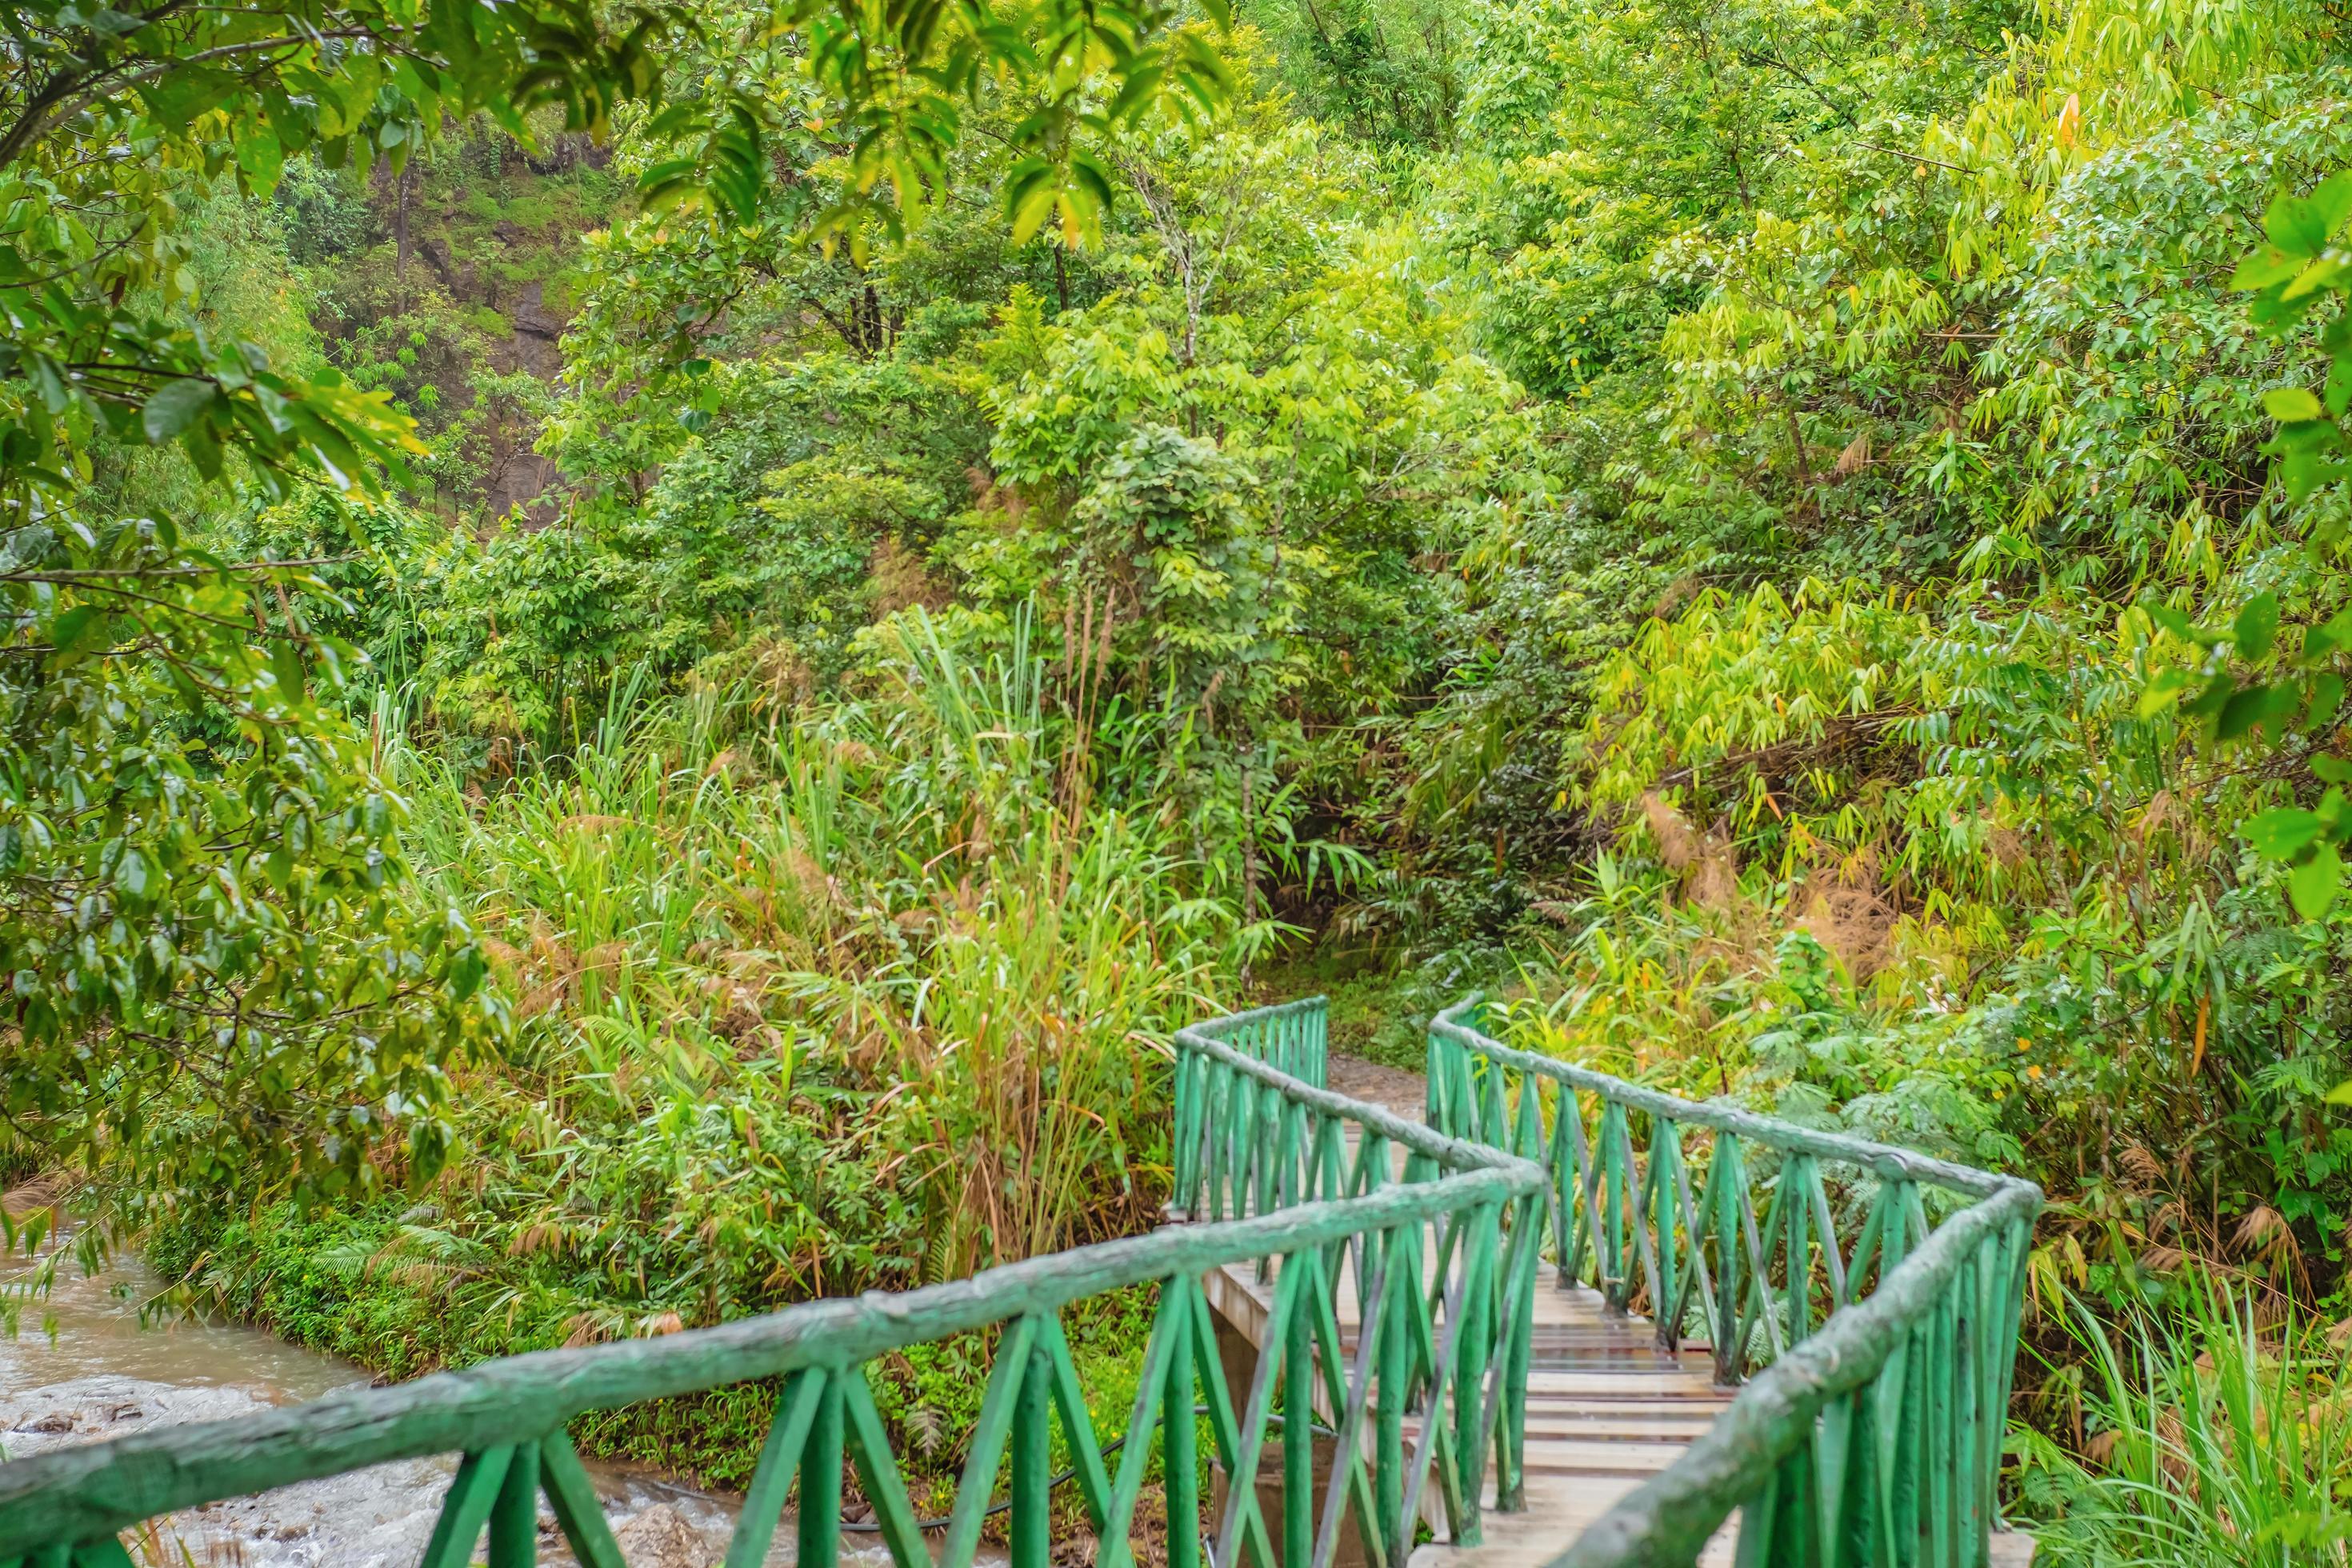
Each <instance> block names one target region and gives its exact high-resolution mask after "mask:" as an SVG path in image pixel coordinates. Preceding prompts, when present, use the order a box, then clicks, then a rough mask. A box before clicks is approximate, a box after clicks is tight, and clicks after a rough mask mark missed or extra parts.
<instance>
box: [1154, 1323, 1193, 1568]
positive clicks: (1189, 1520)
mask: <svg viewBox="0 0 2352 1568" xmlns="http://www.w3.org/2000/svg"><path fill="white" fill-rule="evenodd" d="M1160 1289H1161V1291H1162V1292H1169V1291H1175V1292H1179V1293H1181V1295H1182V1296H1184V1297H1186V1298H1188V1299H1187V1300H1186V1301H1185V1306H1184V1309H1183V1310H1184V1312H1185V1315H1186V1317H1187V1318H1189V1317H1190V1316H1191V1315H1192V1313H1193V1312H1195V1311H1198V1310H1201V1309H1200V1307H1199V1305H1198V1303H1196V1302H1193V1301H1192V1300H1189V1297H1190V1295H1191V1292H1190V1291H1188V1290H1186V1289H1185V1282H1184V1281H1183V1280H1182V1279H1170V1280H1168V1281H1166V1282H1164V1283H1163V1284H1162V1285H1161V1286H1160ZM1195 1386H1196V1379H1195V1376H1194V1373H1193V1371H1192V1324H1191V1323H1190V1322H1189V1321H1187V1322H1184V1323H1182V1324H1181V1326H1179V1327H1178V1328H1177V1330H1176V1331H1175V1334H1174V1339H1173V1342H1171V1344H1170V1346H1169V1350H1168V1387H1167V1390H1166V1392H1164V1393H1163V1394H1161V1395H1160V1472H1161V1475H1162V1478H1163V1479H1164V1483H1165V1486H1166V1489H1167V1494H1168V1568H1199V1563H1200V1561H1201V1494H1200V1482H1201V1459H1200V1449H1199V1439H1200V1427H1199V1425H1198V1420H1199V1418H1198V1417H1197V1416H1195V1415H1193V1414H1192V1404H1193V1396H1194V1389H1195Z"/></svg>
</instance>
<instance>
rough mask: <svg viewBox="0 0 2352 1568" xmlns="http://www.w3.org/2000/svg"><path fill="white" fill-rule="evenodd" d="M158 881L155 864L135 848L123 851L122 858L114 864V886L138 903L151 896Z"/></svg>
mask: <svg viewBox="0 0 2352 1568" xmlns="http://www.w3.org/2000/svg"><path fill="white" fill-rule="evenodd" d="M158 879H159V873H158V872H157V870H156V868H155V863H154V862H153V861H152V860H150V859H148V858H147V857H146V856H144V855H142V854H141V853H140V852H139V851H138V849H137V848H135V847H133V848H126V849H125V850H123V852H122V858H121V859H119V860H117V861H115V863H114V885H115V886H116V887H117V888H120V889H122V891H123V893H124V895H125V896H127V897H129V898H131V899H132V900H136V901H138V902H140V903H142V904H143V903H145V902H146V901H147V900H148V899H149V898H150V897H152V895H153V893H154V890H155V886H156V883H157V880H158Z"/></svg>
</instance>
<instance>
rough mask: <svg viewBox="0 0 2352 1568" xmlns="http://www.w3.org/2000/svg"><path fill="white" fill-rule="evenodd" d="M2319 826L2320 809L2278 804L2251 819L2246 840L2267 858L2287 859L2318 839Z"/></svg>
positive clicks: (2255, 851)
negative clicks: (2314, 809)
mask: <svg viewBox="0 0 2352 1568" xmlns="http://www.w3.org/2000/svg"><path fill="white" fill-rule="evenodd" d="M2319 828H2320V821H2319V816H2318V814H2317V813H2316V812H2310V811H2305V810H2303V809H2302V808H2301V807H2299V806H2292V805H2282V806H2276V807H2273V809H2271V810H2269V811H2265V812H2263V813H2261V814H2259V815H2258V816H2254V817H2253V818H2252V820H2250V821H2248V822H2247V824H2246V828H2245V832H2246V842H2247V843H2249V844H2251V845H2252V846H2253V847H2254V853H2256V854H2257V855H2260V856H2262V857H2263V858H2264V859H2266V860H2285V859H2290V858H2293V857H2294V855H2295V854H2297V853H2298V852H2299V851H2301V850H2302V849H2303V847H2305V845H2307V844H2309V843H2311V842H2312V840H2314V839H2315V838H2317V837H2319Z"/></svg>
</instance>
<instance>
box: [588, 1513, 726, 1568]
mask: <svg viewBox="0 0 2352 1568" xmlns="http://www.w3.org/2000/svg"><path fill="white" fill-rule="evenodd" d="M613 1539H614V1541H616V1542H619V1543H620V1548H621V1555H622V1556H623V1557H625V1558H626V1559H627V1560H628V1563H629V1568H712V1565H713V1564H714V1563H718V1562H719V1559H720V1558H721V1557H722V1556H723V1555H724V1552H723V1550H722V1549H721V1548H720V1547H719V1546H718V1545H717V1544H715V1543H714V1542H712V1541H711V1540H710V1539H709V1537H708V1536H707V1535H705V1534H704V1533H703V1532H702V1531H699V1530H697V1529H696V1528H695V1527H694V1526H693V1525H691V1524H689V1523H688V1522H687V1519H686V1516H685V1515H684V1514H682V1513H680V1512H678V1511H677V1510H676V1509H675V1508H672V1507H671V1506H670V1505H669V1504H667V1503H666V1502H657V1503H655V1504H653V1505H652V1506H651V1507H649V1508H646V1509H644V1510H640V1511H639V1512H638V1513H637V1515H636V1516H635V1518H633V1519H631V1520H630V1521H629V1522H628V1523H626V1524H625V1525H623V1526H621V1527H620V1528H619V1529H618V1530H616V1531H614V1532H613Z"/></svg>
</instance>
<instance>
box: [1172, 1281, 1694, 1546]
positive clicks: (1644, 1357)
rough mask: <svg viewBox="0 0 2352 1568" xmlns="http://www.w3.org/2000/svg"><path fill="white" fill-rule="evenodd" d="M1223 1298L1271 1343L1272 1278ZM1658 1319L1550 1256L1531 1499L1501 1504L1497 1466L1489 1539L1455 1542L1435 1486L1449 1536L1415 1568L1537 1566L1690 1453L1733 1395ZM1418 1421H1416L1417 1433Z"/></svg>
mask: <svg viewBox="0 0 2352 1568" xmlns="http://www.w3.org/2000/svg"><path fill="white" fill-rule="evenodd" d="M1208 1285H1209V1299H1210V1303H1211V1305H1213V1306H1214V1307H1215V1308H1216V1309H1217V1310H1218V1311H1219V1312H1220V1313H1222V1314H1223V1316H1224V1318H1225V1320H1226V1321H1227V1322H1229V1323H1231V1324H1232V1325H1233V1326H1234V1329H1235V1330H1236V1331H1238V1332H1239V1333H1240V1334H1241V1335H1242V1337H1243V1338H1244V1339H1246V1340H1247V1341H1248V1342H1250V1343H1251V1344H1253V1345H1258V1344H1262V1343H1263V1342H1264V1339H1265V1334H1264V1330H1265V1318H1266V1314H1267V1312H1268V1310H1270V1308H1271V1305H1272V1298H1273V1288H1272V1285H1271V1283H1270V1282H1266V1283H1261V1282H1260V1281H1258V1280H1257V1279H1255V1278H1254V1277H1253V1274H1252V1271H1251V1270H1249V1269H1248V1268H1245V1267H1244V1268H1231V1269H1223V1270H1220V1271H1218V1273H1217V1274H1215V1275H1213V1276H1212V1277H1211V1278H1210V1279H1209V1282H1208ZM1341 1294H1342V1297H1343V1306H1342V1311H1341V1320H1340V1333H1341V1337H1342V1340H1343V1341H1344V1342H1347V1343H1349V1344H1352V1343H1353V1341H1354V1338H1355V1333H1354V1331H1355V1326H1356V1319H1355V1316H1354V1314H1353V1312H1352V1310H1351V1309H1352V1308H1353V1306H1354V1300H1353V1294H1352V1292H1349V1291H1346V1290H1343V1291H1342V1292H1341ZM1656 1333H1657V1331H1656V1329H1655V1328H1654V1326H1653V1325H1652V1324H1651V1323H1649V1322H1648V1321H1645V1320H1643V1319H1641V1318H1615V1319H1612V1318H1610V1317H1607V1316H1605V1315H1604V1314H1603V1313H1602V1311H1601V1298H1600V1296H1599V1295H1598V1294H1597V1293H1595V1292H1593V1291H1591V1290H1585V1289H1567V1290H1563V1289H1560V1288H1559V1275H1558V1273H1557V1271H1556V1270H1555V1269H1553V1268H1552V1267H1551V1266H1550V1265H1549V1264H1545V1265H1544V1266H1543V1268H1542V1273H1541V1276H1540V1277H1539V1279H1538V1281H1537V1285H1536V1300H1535V1338H1534V1343H1533V1347H1532V1353H1531V1355H1530V1358H1529V1369H1528V1426H1527V1437H1528V1442H1527V1507H1526V1509H1525V1510H1521V1511H1518V1512H1514V1513H1498V1512H1495V1511H1493V1508H1494V1489H1493V1477H1492V1467H1491V1465H1490V1466H1489V1468H1488V1483H1487V1493H1486V1499H1485V1501H1486V1511H1485V1512H1484V1513H1483V1514H1482V1516H1481V1520H1480V1525H1481V1529H1482V1531H1483V1533H1484V1535H1485V1537H1486V1539H1485V1541H1484V1542H1482V1543H1481V1544H1479V1545H1477V1546H1475V1547H1455V1546H1452V1545H1448V1544H1444V1535H1445V1518H1444V1509H1443V1508H1442V1506H1440V1504H1439V1502H1438V1500H1437V1498H1436V1497H1435V1495H1434V1489H1431V1490H1430V1491H1428V1492H1425V1493H1424V1494H1423V1508H1422V1512H1423V1517H1424V1518H1425V1519H1426V1520H1427V1521H1429V1524H1430V1528H1431V1529H1432V1530H1433V1531H1434V1532H1435V1533H1436V1534H1437V1536H1438V1537H1439V1544H1435V1545H1431V1546H1424V1547H1423V1548H1422V1549H1421V1550H1420V1551H1419V1552H1415V1553H1414V1554H1413V1558H1412V1568H1536V1565H1538V1564H1540V1563H1548V1562H1549V1561H1550V1560H1551V1559H1552V1558H1554V1557H1556V1556H1558V1555H1559V1553H1560V1552H1563V1551H1565V1550H1566V1549H1567V1547H1568V1544H1569V1542H1571V1541H1573V1540H1574V1539H1575V1538H1576V1536H1577V1535H1578V1533H1579V1532H1580V1531H1582V1530H1583V1529H1584V1528H1585V1527H1586V1526H1587V1525H1590V1524H1591V1523H1592V1521H1595V1520H1597V1519H1599V1518H1600V1517H1601V1515H1602V1514H1603V1513H1606V1512H1607V1511H1608V1510H1609V1509H1610V1508H1611V1507H1612V1505H1614V1504H1615V1503H1616V1501H1617V1500H1618V1499H1620V1498H1622V1497H1623V1496H1624V1495H1625V1494H1626V1493H1627V1492H1629V1491H1632V1490H1633V1489H1634V1488H1635V1487H1637V1486H1639V1485H1641V1484H1642V1482H1643V1481H1644V1480H1646V1479H1648V1478H1649V1477H1651V1476H1653V1475H1655V1474H1656V1473H1657V1472H1658V1471H1660V1470H1663V1469H1664V1468H1666V1467H1667V1466H1668V1465H1671V1464H1673V1463H1674V1462H1675V1460H1676V1459H1678V1458H1681V1457H1682V1452H1683V1449H1684V1447H1685V1446H1687V1445H1688V1444H1689V1442H1690V1441H1691V1439H1692V1438H1694V1437H1696V1436H1698V1435H1699V1434H1700V1433H1701V1432H1704V1431H1706V1428H1707V1425H1708V1424H1709V1423H1710V1422H1712V1421H1713V1420H1714V1419H1715V1418H1716V1416H1717V1415H1720V1414H1721V1413H1722V1412H1723V1410H1724V1408H1725V1407H1726V1406H1727V1405H1729V1404H1730V1403H1731V1391H1730V1390H1728V1389H1723V1388H1718V1387H1717V1386H1716V1384H1715V1375H1714V1368H1715V1363H1714V1361H1713V1358H1712V1357H1711V1356H1710V1355H1709V1354H1708V1352H1706V1351H1705V1350H1703V1349H1699V1350H1693V1349H1688V1348H1685V1350H1683V1351H1682V1352H1680V1353H1679V1354H1674V1355H1669V1354H1667V1353H1666V1352H1663V1351H1661V1350H1659V1349H1658V1345H1657V1339H1656ZM1418 1425H1419V1424H1418V1423H1417V1422H1414V1421H1412V1420H1408V1421H1407V1422H1406V1441H1407V1442H1408V1443H1411V1442H1412V1441H1414V1440H1415V1438H1416V1432H1417V1428H1418ZM1735 1528H1736V1526H1735V1525H1727V1526H1726V1527H1725V1529H1724V1531H1722V1533H1721V1534H1719V1535H1718V1536H1717V1540H1716V1542H1714V1544H1713V1545H1712V1546H1710V1547H1709V1549H1708V1551H1707V1553H1706V1557H1705V1558H1703V1559H1702V1561H1703V1562H1704V1563H1707V1564H1710V1565H1714V1564H1717V1563H1723V1564H1727V1563H1730V1561H1731V1539H1732V1534H1733V1531H1734V1529H1735Z"/></svg>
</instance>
